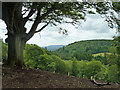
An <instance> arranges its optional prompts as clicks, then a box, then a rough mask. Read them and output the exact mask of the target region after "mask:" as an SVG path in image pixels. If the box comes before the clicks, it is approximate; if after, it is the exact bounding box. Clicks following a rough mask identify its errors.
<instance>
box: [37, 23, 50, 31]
mask: <svg viewBox="0 0 120 90" xmlns="http://www.w3.org/2000/svg"><path fill="white" fill-rule="evenodd" d="M48 24H49V23H47V24H46V25H44V26H43V27H42V28H40V29H39V30H38V31H35V33H38V32H40V31H42V30H43V29H44V28H45V27H46V26H47V25H48Z"/></svg>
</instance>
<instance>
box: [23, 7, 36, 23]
mask: <svg viewBox="0 0 120 90" xmlns="http://www.w3.org/2000/svg"><path fill="white" fill-rule="evenodd" d="M35 11H36V10H35V9H31V10H30V12H29V14H28V15H27V16H26V17H25V18H23V19H24V23H26V22H27V21H28V20H29V18H30V17H31V16H32V15H33V14H34V13H35Z"/></svg>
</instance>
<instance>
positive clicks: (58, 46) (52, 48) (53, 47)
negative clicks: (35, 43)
mask: <svg viewBox="0 0 120 90" xmlns="http://www.w3.org/2000/svg"><path fill="white" fill-rule="evenodd" d="M63 46H65V45H49V46H46V47H43V48H45V49H47V50H48V51H55V50H57V49H59V48H61V47H63Z"/></svg>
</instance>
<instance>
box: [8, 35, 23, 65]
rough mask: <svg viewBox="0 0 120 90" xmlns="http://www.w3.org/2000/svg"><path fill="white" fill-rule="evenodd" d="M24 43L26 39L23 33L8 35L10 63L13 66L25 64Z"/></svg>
mask: <svg viewBox="0 0 120 90" xmlns="http://www.w3.org/2000/svg"><path fill="white" fill-rule="evenodd" d="M24 45H25V41H24V40H23V39H22V38H21V35H15V36H9V37H8V62H7V64H8V65H10V66H11V67H13V66H14V65H17V66H20V67H22V66H23V65H24V58H23V48H24Z"/></svg>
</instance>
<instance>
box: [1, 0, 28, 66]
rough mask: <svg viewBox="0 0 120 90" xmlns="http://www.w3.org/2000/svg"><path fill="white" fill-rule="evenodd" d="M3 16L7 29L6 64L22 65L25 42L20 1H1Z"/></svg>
mask: <svg viewBox="0 0 120 90" xmlns="http://www.w3.org/2000/svg"><path fill="white" fill-rule="evenodd" d="M3 11H4V12H3V13H2V14H3V17H2V19H3V20H4V21H5V23H6V25H7V30H8V33H7V35H8V38H7V39H6V41H7V43H8V60H7V64H8V65H9V66H11V67H13V66H14V65H16V66H20V67H23V66H24V58H23V49H24V45H25V43H26V41H27V40H26V39H25V35H26V28H25V27H24V22H23V18H22V3H17V2H16V3H10V2H9V3H7V2H6V3H3Z"/></svg>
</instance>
